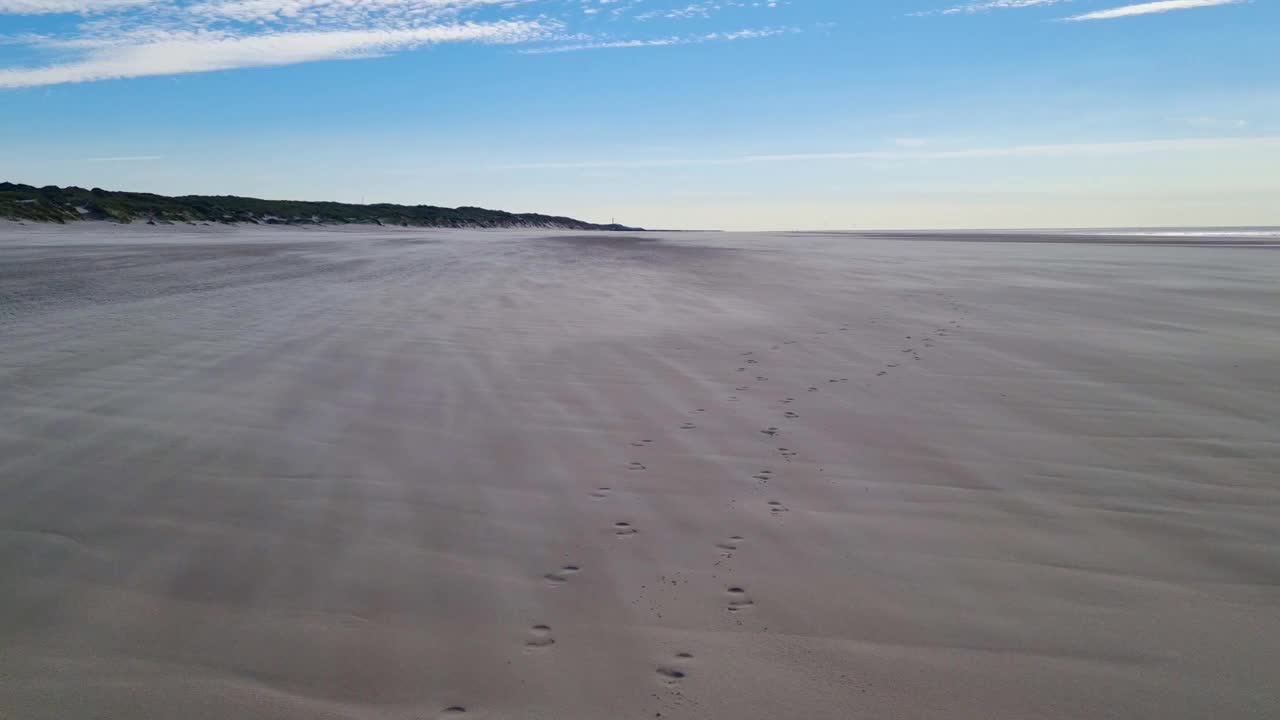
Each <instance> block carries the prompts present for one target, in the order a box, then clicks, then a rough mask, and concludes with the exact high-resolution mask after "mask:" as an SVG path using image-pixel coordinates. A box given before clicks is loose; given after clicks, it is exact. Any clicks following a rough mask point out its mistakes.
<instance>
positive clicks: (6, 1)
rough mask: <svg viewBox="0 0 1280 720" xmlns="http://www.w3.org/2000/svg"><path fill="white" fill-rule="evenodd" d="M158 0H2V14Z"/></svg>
mask: <svg viewBox="0 0 1280 720" xmlns="http://www.w3.org/2000/svg"><path fill="white" fill-rule="evenodd" d="M155 1H156V0H0V15H52V14H55V13H91V12H100V11H104V10H115V9H118V8H123V7H130V6H135V5H148V4H151V3H154V2H155Z"/></svg>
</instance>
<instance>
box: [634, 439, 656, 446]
mask: <svg viewBox="0 0 1280 720" xmlns="http://www.w3.org/2000/svg"><path fill="white" fill-rule="evenodd" d="M651 442H653V441H652V440H637V441H635V442H633V443H631V447H644V446H646V445H648V444H649V443H651Z"/></svg>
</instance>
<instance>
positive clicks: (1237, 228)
mask: <svg viewBox="0 0 1280 720" xmlns="http://www.w3.org/2000/svg"><path fill="white" fill-rule="evenodd" d="M5 182H9V183H14V184H17V185H31V183H18V182H15V181H13V180H3V179H0V184H3V183H5ZM32 187H36V188H37V189H40V188H41V187H43V186H32ZM57 187H61V188H63V189H67V188H70V187H80V188H81V189H85V190H89V189H102V190H107V191H109V192H125V193H140V194H152V195H157V196H159V197H171V198H183V197H239V198H246V197H247V196H237V195H234V194H223V195H200V194H175V195H165V194H163V193H148V192H146V191H135V190H129V189H127V188H126V189H120V188H85V187H83V186H73V185H61V186H57ZM247 199H252V200H260V201H263V202H320V203H327V202H333V203H339V204H344V205H355V206H363V207H372V206H375V205H393V206H401V207H440V208H444V209H450V210H460V209H463V208H474V209H479V210H491V211H501V212H511V213H513V214H529V215H548V216H552V217H563V218H568V219H571V220H583V219H584V218H578V217H573V216H571V215H567V214H565V213H559V212H555V211H554V210H550V211H541V212H539V211H508V210H506V209H505V208H496V207H484V206H478V205H456V206H452V207H450V206H441V205H432V204H431V203H382V202H368V203H362V202H354V203H350V202H345V201H341V200H328V199H324V198H289V197H269V198H256V197H255V198H247ZM9 220H10V219H7V218H3V217H0V221H9ZM12 221H13V222H22V223H26V222H32V221H30V220H25V219H22V218H14V219H12ZM37 222H38V221H37ZM86 222H105V223H109V224H115V225H124V224H127V223H120V222H118V221H115V220H100V221H94V220H87V221H86ZM166 223H167V224H176V223H168V221H166ZM232 224H237V223H232ZM346 224H349V225H360V224H361V223H358V222H357V223H346ZM597 224H601V225H604V224H618V225H623V226H628V227H627V229H628V230H631V231H639V232H717V233H764V234H769V233H832V234H844V233H847V234H872V233H881V232H906V233H912V232H920V233H938V234H944V233H971V232H1068V233H1069V232H1086V231H1088V232H1100V231H1121V232H1122V231H1138V230H1149V231H1155V232H1159V231H1167V230H1200V231H1223V232H1227V233H1231V232H1241V231H1247V230H1266V231H1276V230H1280V223H1277V224H1261V225H1109V226H1100V225H1079V226H1058V227H1049V226H1036V227H1033V226H1018V227H866V228H837V227H832V228H807V227H775V228H758V229H751V230H734V229H726V228H717V227H681V228H675V227H648V226H638V225H630V224H629V223H627V222H625V220H624V221H621V222H619V221H618V220H617V218H610V219H609V221H607V222H601V223H597ZM393 227H394V226H393ZM410 228H411V229H419V230H449V229H455V230H466V229H489V230H501V229H502V228H448V227H433V226H410Z"/></svg>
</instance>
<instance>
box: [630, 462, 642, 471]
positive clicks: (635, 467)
mask: <svg viewBox="0 0 1280 720" xmlns="http://www.w3.org/2000/svg"><path fill="white" fill-rule="evenodd" d="M627 469H628V470H644V469H645V468H644V465H643V464H642V463H638V462H633V463H629V464H628V465H627Z"/></svg>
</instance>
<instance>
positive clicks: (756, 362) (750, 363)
mask: <svg viewBox="0 0 1280 720" xmlns="http://www.w3.org/2000/svg"><path fill="white" fill-rule="evenodd" d="M759 362H760V361H759V360H754V359H753V360H748V361H747V364H748V365H755V364H758V363H759Z"/></svg>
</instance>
